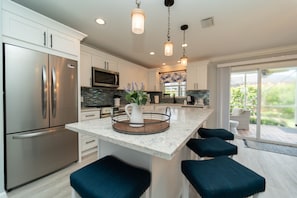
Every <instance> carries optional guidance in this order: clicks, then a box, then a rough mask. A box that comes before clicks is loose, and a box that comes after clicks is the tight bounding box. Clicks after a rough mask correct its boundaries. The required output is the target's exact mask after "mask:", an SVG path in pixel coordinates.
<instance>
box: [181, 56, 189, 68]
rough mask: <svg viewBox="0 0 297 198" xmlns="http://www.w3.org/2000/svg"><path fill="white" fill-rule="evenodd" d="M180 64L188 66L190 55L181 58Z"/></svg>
mask: <svg viewBox="0 0 297 198" xmlns="http://www.w3.org/2000/svg"><path fill="white" fill-rule="evenodd" d="M180 64H181V65H183V66H187V65H188V57H186V56H182V57H181V58H180Z"/></svg>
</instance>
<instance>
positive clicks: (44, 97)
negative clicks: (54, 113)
mask: <svg viewBox="0 0 297 198" xmlns="http://www.w3.org/2000/svg"><path fill="white" fill-rule="evenodd" d="M41 79H42V81H41V85H42V95H41V97H42V117H43V118H46V115H47V77H46V66H45V65H43V66H42V74H41Z"/></svg>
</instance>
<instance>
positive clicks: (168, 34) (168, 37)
mask: <svg viewBox="0 0 297 198" xmlns="http://www.w3.org/2000/svg"><path fill="white" fill-rule="evenodd" d="M167 40H168V41H170V6H168V32H167Z"/></svg>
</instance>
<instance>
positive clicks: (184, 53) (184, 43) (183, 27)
mask: <svg viewBox="0 0 297 198" xmlns="http://www.w3.org/2000/svg"><path fill="white" fill-rule="evenodd" d="M188 27H189V26H188V25H186V24H185V25H182V26H180V29H181V30H183V31H184V36H183V44H182V48H183V56H182V57H181V58H180V63H181V64H182V65H183V66H187V65H188V57H187V56H186V47H187V46H188V45H187V44H186V30H187V29H188Z"/></svg>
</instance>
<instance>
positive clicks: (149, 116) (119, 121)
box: [112, 107, 171, 135]
mask: <svg viewBox="0 0 297 198" xmlns="http://www.w3.org/2000/svg"><path fill="white" fill-rule="evenodd" d="M128 115H129V113H127V114H117V115H114V116H113V117H112V127H113V129H114V130H115V131H117V132H119V133H125V134H130V135H148V134H155V133H161V132H164V131H166V130H167V129H168V128H169V125H170V117H171V110H170V108H169V107H166V110H165V113H143V114H142V116H143V122H142V123H132V122H131V119H130V118H129V117H128ZM135 126H136V127H135Z"/></svg>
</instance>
